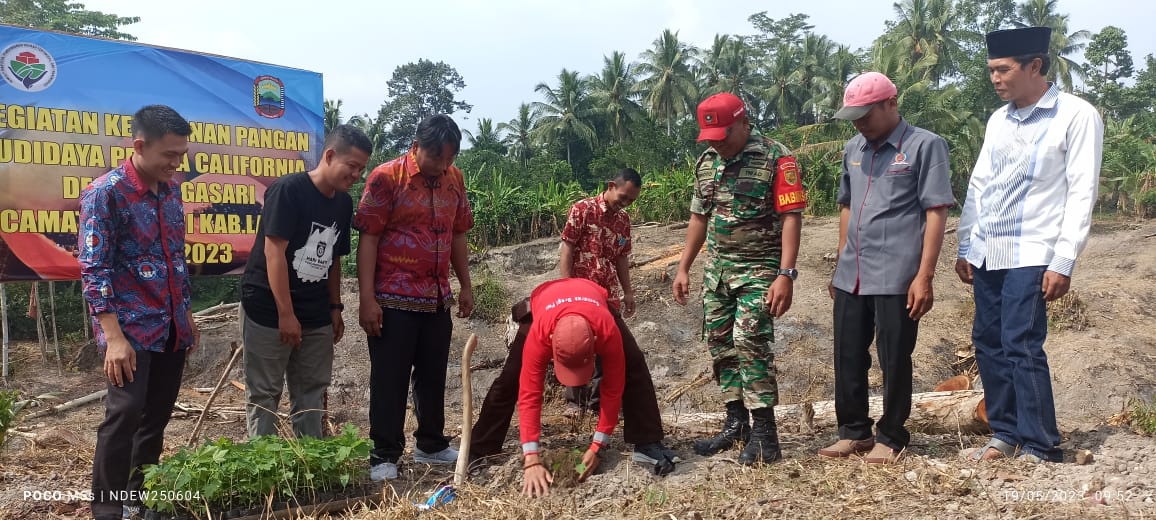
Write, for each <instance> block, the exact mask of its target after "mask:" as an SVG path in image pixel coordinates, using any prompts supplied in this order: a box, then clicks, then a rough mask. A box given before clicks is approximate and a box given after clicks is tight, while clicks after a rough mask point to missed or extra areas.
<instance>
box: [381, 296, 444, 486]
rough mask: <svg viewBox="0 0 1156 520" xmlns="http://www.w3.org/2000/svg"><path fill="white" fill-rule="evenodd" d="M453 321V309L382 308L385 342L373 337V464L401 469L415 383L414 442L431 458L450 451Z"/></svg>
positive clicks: (383, 338) (382, 336)
mask: <svg viewBox="0 0 1156 520" xmlns="http://www.w3.org/2000/svg"><path fill="white" fill-rule="evenodd" d="M453 328H454V324H453V320H451V319H450V311H449V310H448V309H443V310H439V311H437V312H415V311H402V310H397V309H387V308H384V307H383V308H382V326H381V336H378V337H369V338H368V343H369V364H370V365H369V438H370V440H372V441H373V449H372V450H371V451H370V454H369V462H370V464H380V463H382V462H393V463H396V462H397V460H398V459H399V458H400V457H401V453H402V451H403V449H404V448H405V431H404V429H405V402H406V398H407V397H408V396H409V388H410V382H411V380H412V382H413V413H414V415H415V416H417V431H416V432H415V433H414V438H415V439H416V440H417V448H418V449H419V450H422V451H424V452H426V453H436V452H439V451H441V450H444V449H446V447H448V446H449V442H448V441H447V440H446V438H445V436H444V435H443V430H444V429H445V425H446V412H445V400H446V399H445V397H446V396H445V394H446V366H447V365H448V364H449V357H450V336H451V335H452V333H453Z"/></svg>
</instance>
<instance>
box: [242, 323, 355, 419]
mask: <svg viewBox="0 0 1156 520" xmlns="http://www.w3.org/2000/svg"><path fill="white" fill-rule="evenodd" d="M242 335H243V337H244V340H245V362H244V363H245V394H246V398H247V399H248V403H247V404H246V405H245V412H246V416H247V419H248V427H249V435H250V436H257V435H275V434H277V424H278V419H277V415H276V412H277V406H278V404H279V403H280V402H281V390H282V388H284V386H285V383H286V382H287V383H288V385H289V414H290V420H291V421H292V422H293V433H294V435H296V436H297V437H304V436H310V437H321V434H322V431H323V429H322V425H321V417H322V415H323V413H324V407H325V403H324V399H325V390H326V389H327V388H329V381H330V379H331V378H332V376H333V326H332V325H326V326H324V327H320V328H316V329H302V330H301V346H300V347H298V348H293V347H290V346H289V345H286V344H284V343H281V336H280V333H279V332H278V330H277V329H275V328H269V327H265V326H263V325H260V324H258V323H255V322H254V321H253V320H251V319H249V317H248V316H245V321H244V324H243V326H242Z"/></svg>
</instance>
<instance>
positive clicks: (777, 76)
mask: <svg viewBox="0 0 1156 520" xmlns="http://www.w3.org/2000/svg"><path fill="white" fill-rule="evenodd" d="M800 61H801V59H800V54H799V52H798V50H797V48H796V47H791V46H787V45H780V46H779V47H778V48H777V49H775V52H774V54H772V55H771V59H770V61H769V62H768V63H767V69H766V76H767V82H768V83H769V84H768V86H767V87H766V89H765V90H764V91H763V95H762V96H761V97H762V98H763V102H764V103H766V106H765V109H766V110H768V111H770V112H771V113H770V114H764V119H770V120H771V121H772V122H773V124H774V125H775V126H783V125H784V124H788V123H791V122H795V121H798V120H799V119H800V114H801V111H802V106H803V102H804V101H805V100H806V96H807V92H806V91H804V90H803V89H802V87H801V85H799V84H798V83H797V82H795V81H793V80H791V74H793V73H794V72H795V71H796V70H798V69H799V63H800Z"/></svg>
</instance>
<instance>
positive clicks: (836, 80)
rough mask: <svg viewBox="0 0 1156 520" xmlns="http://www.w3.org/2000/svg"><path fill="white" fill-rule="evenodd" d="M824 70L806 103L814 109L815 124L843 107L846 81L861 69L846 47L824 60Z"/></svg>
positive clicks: (854, 56) (853, 55)
mask: <svg viewBox="0 0 1156 520" xmlns="http://www.w3.org/2000/svg"><path fill="white" fill-rule="evenodd" d="M825 65H826V66H825V68H824V70H823V71H822V72H821V73H820V74H819V75H818V76H816V77H815V85H814V88H813V89H812V91H813V92H814V93H813V94H812V97H811V99H810V100H809V101H808V103H809V104H810V105H811V106H812V107H814V111H815V114H816V115H817V122H822V121H823V120H824V119H825V118H826V117H828V116H829V115H831V114H834V113H835V111H836V110H838V109H839V107H841V106H843V91H844V90H845V89H846V87H847V81H848V80H849V79H850V78H851V76H853V75H855V74H856V73H858V72H859V70H860V69H861V64H860V60H859V57H858V56H856V55H855V53H854V52H851V48H850V47H847V46H846V45H840V46H838V47H837V48H836V49H835V51H834V52H832V53H831V55H830V56H828V57H827V59H826V64H825Z"/></svg>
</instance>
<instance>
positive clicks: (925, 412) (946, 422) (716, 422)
mask: <svg viewBox="0 0 1156 520" xmlns="http://www.w3.org/2000/svg"><path fill="white" fill-rule="evenodd" d="M981 401H983V391H981V390H957V391H951V392H925V393H919V394H915V395H912V396H911V418H909V419H908V420H907V429H909V430H911V431H912V432H920V433H930V434H943V433H966V434H982V433H987V432H989V431H990V428H989V427H988V425H987V422H986V421H985V420H984V419H986V417H981V415H980V403H981ZM808 405H809V406H810V408H811V410H813V412H814V413H813V416H812V419H811V421H808V420H807V416H808V415H811V414H810V413H808V412H807V411H806V409H807V407H808ZM868 407H869V409H870V412H869V413H870V414H871V417H874V418H875V419H878V418H879V416H881V415H883V398H882V397H881V396H876V397H872V398H870V399H869V400H868ZM723 417H724V414H723V413H717V412H716V413H680V414H664V415H663V417H662V420H663V422H664V423H666V424H667V425H670V426H676V427H679V428H683V429H687V430H691V431H699V432H701V433H716V432H717V430H718V428H719V427H721V425H722V421H723ZM775 417H776V420H777V421H778V422H779V424H783V423H790V422H793V423H795V424H797V425H799V428H800V431H807V429H808V427H809V426H810V424H808V423H809V422H813V426H814V427H815V428H834V427H836V426H837V424H836V421H835V402H834V401H819V402H816V403H803V404H784V405H779V406H776V407H775Z"/></svg>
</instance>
